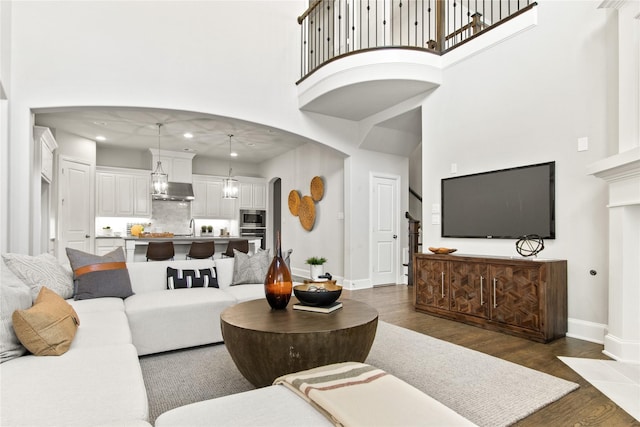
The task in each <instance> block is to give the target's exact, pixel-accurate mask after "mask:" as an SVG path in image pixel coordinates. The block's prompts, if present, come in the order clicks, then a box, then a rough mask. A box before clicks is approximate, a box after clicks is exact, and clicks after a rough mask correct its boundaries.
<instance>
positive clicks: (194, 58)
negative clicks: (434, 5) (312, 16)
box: [3, 0, 357, 252]
mask: <svg viewBox="0 0 640 427" xmlns="http://www.w3.org/2000/svg"><path fill="white" fill-rule="evenodd" d="M3 3H4V2H3ZM305 8H306V1H304V0H287V1H211V2H166V1H158V2H153V1H151V2H138V1H124V2H74V1H51V2H15V3H13V20H12V26H13V30H14V31H13V34H12V36H13V40H12V42H13V46H12V47H13V50H12V75H13V77H14V78H13V81H12V82H11V83H12V84H11V86H12V90H13V92H14V93H16V94H19V96H18V97H16V98H14V99H13V100H12V110H11V117H10V132H11V134H10V139H11V141H12V151H11V153H10V165H11V166H12V169H11V170H10V178H11V188H10V190H9V191H10V195H9V197H11V199H12V202H13V204H12V207H11V218H12V220H15V221H14V224H13V225H12V227H11V236H10V246H11V248H10V249H11V250H13V251H17V252H28V246H27V245H26V244H25V238H24V237H25V236H24V230H30V229H31V226H30V224H29V219H28V218H27V217H26V216H24V215H20V213H21V212H25V211H28V210H29V208H30V206H29V200H28V199H27V198H25V197H24V195H25V194H28V193H29V186H30V177H29V171H28V170H27V168H26V167H25V165H28V164H29V163H30V159H31V156H32V154H31V143H30V142H29V141H30V139H29V135H30V129H29V119H30V109H37V108H48V107H64V106H82V105H98V106H132V107H150V108H170V109H179V110H188V111H197V112H203V113H210V114H215V115H219V116H222V117H234V118H240V119H243V120H247V121H252V122H256V123H262V124H268V125H269V126H272V127H274V128H280V129H283V130H286V131H289V132H292V133H296V134H300V135H302V136H304V137H307V138H309V139H311V140H316V141H321V142H322V143H323V144H326V145H328V146H331V147H334V148H337V149H339V150H340V151H343V152H347V153H348V152H349V151H350V150H353V149H354V146H355V144H356V143H357V141H354V140H353V139H351V138H348V137H347V136H350V135H353V134H355V133H356V127H357V125H356V124H355V123H351V122H348V121H345V120H338V119H333V118H329V117H317V115H314V114H310V113H303V112H301V111H299V110H298V105H297V92H296V86H295V84H294V83H295V81H296V80H298V79H299V77H300V76H299V69H300V66H299V52H300V49H299V46H298V44H299V26H298V24H297V22H296V18H297V16H298V15H299V14H300V13H301V12H303V11H304V10H305ZM266 17H268V19H265V18H266Z"/></svg>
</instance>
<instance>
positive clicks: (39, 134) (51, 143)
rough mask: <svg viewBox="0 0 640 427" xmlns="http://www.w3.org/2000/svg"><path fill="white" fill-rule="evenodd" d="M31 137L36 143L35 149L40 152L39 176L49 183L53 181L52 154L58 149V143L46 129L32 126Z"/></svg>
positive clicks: (49, 130)
mask: <svg viewBox="0 0 640 427" xmlns="http://www.w3.org/2000/svg"><path fill="white" fill-rule="evenodd" d="M33 136H34V140H35V141H36V147H37V148H36V149H39V150H40V174H41V176H42V178H44V180H45V181H46V182H48V183H51V181H53V152H54V151H55V150H56V149H57V148H58V143H57V142H56V139H55V138H54V137H53V134H52V133H51V129H49V128H48V127H44V126H34V127H33ZM38 144H39V147H38Z"/></svg>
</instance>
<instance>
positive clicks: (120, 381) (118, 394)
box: [0, 344, 149, 427]
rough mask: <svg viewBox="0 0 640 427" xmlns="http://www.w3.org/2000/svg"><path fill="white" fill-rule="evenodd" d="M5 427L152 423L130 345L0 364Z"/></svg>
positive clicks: (1, 417)
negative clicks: (137, 421) (149, 419)
mask: <svg viewBox="0 0 640 427" xmlns="http://www.w3.org/2000/svg"><path fill="white" fill-rule="evenodd" d="M0 375H1V376H2V382H1V384H0V387H1V390H0V391H1V393H0V406H1V407H2V412H1V413H0V425H3V426H12V427H14V426H16V427H17V426H30V427H32V426H65V427H73V426H82V427H85V426H92V425H99V424H108V423H116V422H125V421H128V420H142V421H146V420H148V412H149V410H148V403H147V393H146V390H145V387H144V381H143V379H142V371H141V369H140V363H139V362H138V357H137V354H136V350H135V348H134V347H133V346H132V345H130V344H124V345H116V346H103V347H100V348H83V349H75V350H70V351H68V352H67V353H65V354H63V355H62V356H47V357H44V356H43V357H38V356H23V357H19V358H17V359H13V360H11V361H9V362H6V363H3V364H1V365H0Z"/></svg>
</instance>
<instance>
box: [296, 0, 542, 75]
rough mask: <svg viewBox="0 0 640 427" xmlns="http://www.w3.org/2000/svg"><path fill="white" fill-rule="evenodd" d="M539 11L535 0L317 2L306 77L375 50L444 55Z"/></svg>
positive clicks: (306, 18) (304, 32) (304, 33)
mask: <svg viewBox="0 0 640 427" xmlns="http://www.w3.org/2000/svg"><path fill="white" fill-rule="evenodd" d="M535 5H536V3H535V2H533V1H531V0H312V2H311V4H310V6H309V8H308V9H307V10H306V11H305V12H304V13H303V14H302V15H301V16H300V17H298V23H299V24H300V27H301V49H302V52H301V53H302V55H301V58H302V63H301V67H300V72H301V77H302V79H304V78H305V77H307V76H308V75H309V74H311V73H313V72H314V71H315V70H317V69H318V68H320V67H321V66H323V65H324V64H326V63H328V62H330V61H332V60H334V59H336V58H339V57H342V56H345V55H350V54H353V53H357V52H362V51H367V50H371V49H387V48H404V49H418V50H424V51H425V52H429V53H432V54H438V55H439V54H444V53H446V52H448V51H450V50H451V49H454V48H456V47H457V46H460V45H461V44H462V43H465V42H467V41H468V40H470V39H471V38H474V37H476V36H478V35H480V34H482V33H483V32H485V31H488V30H489V29H491V28H493V27H495V26H497V25H499V24H501V23H503V22H505V21H507V20H508V19H511V18H513V17H514V16H516V15H519V14H520V13H522V12H524V11H526V10H529V9H530V8H532V7H533V6H535Z"/></svg>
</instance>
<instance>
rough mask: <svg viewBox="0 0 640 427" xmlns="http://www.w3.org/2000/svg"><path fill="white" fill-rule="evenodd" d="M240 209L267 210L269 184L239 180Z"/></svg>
mask: <svg viewBox="0 0 640 427" xmlns="http://www.w3.org/2000/svg"><path fill="white" fill-rule="evenodd" d="M239 184H240V196H239V199H240V209H256V210H265V209H266V208H267V184H266V183H265V182H264V180H261V179H260V180H255V181H253V180H251V181H248V180H247V178H239Z"/></svg>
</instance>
